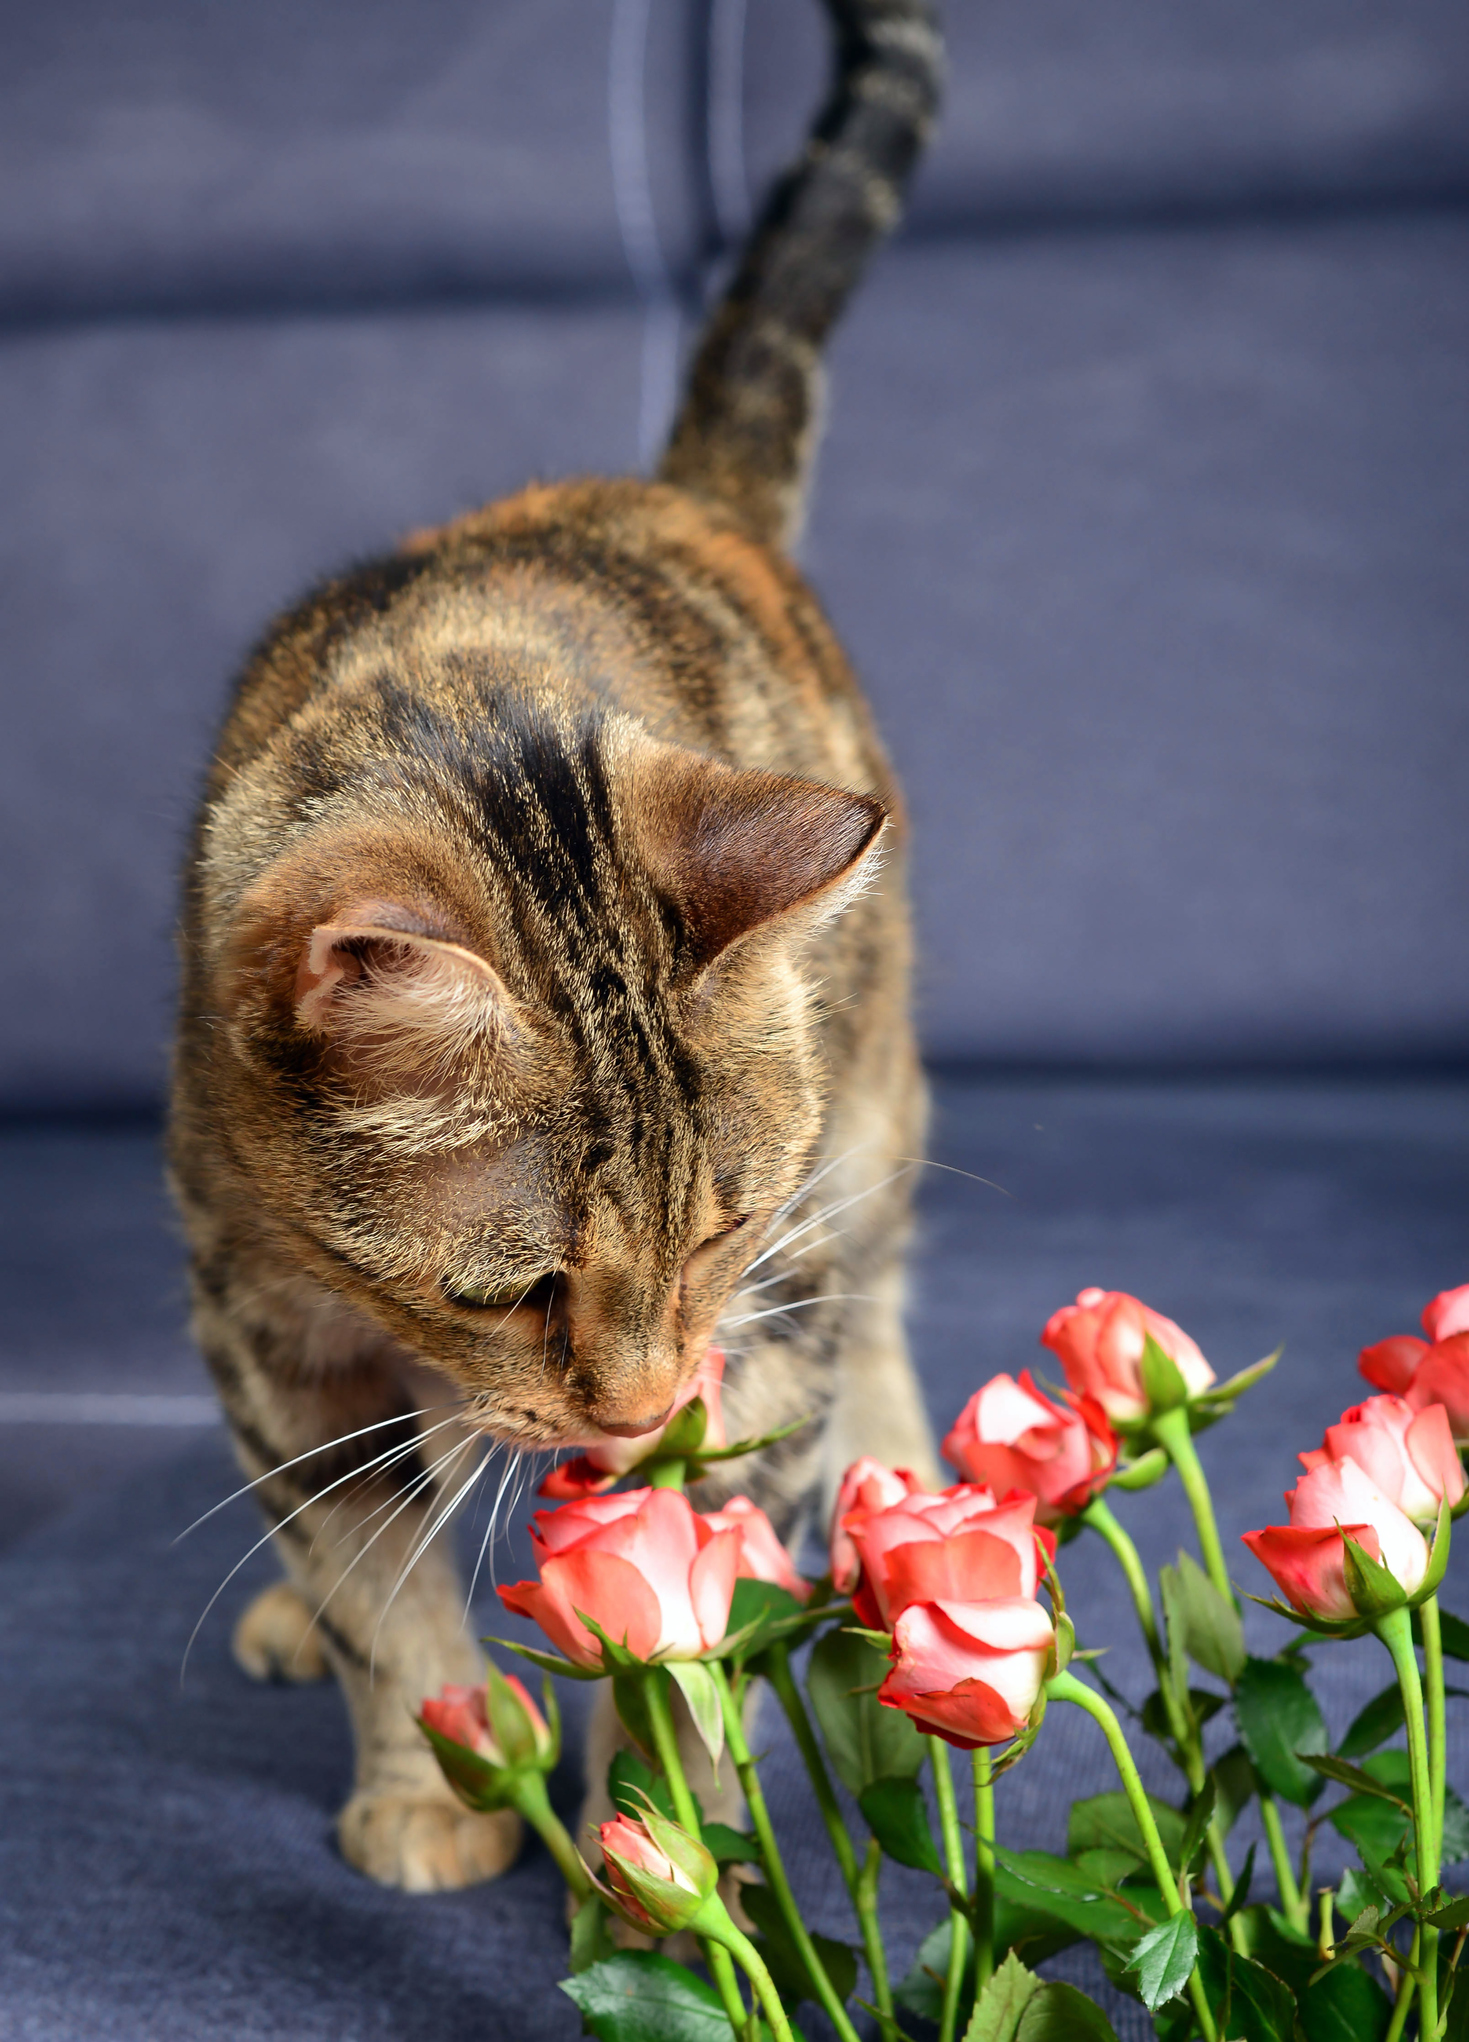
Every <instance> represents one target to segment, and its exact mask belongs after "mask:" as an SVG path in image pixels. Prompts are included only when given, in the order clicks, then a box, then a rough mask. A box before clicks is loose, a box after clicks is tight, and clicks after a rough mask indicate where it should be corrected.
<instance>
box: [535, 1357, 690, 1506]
mask: <svg viewBox="0 0 1469 2042" xmlns="http://www.w3.org/2000/svg"><path fill="white" fill-rule="evenodd" d="M723 1387H724V1353H723V1350H722V1349H720V1348H718V1347H711V1348H710V1349H709V1351H708V1353H707V1354H706V1355H705V1356H704V1359H703V1360H702V1361H701V1362H700V1363H699V1366H698V1367H697V1368H696V1369H695V1371H694V1373H693V1374H692V1375H691V1376H690V1377H689V1379H688V1381H687V1382H686V1383H685V1384H684V1386H683V1388H682V1389H681V1390H680V1391H679V1393H678V1395H677V1396H676V1397H675V1398H674V1400H673V1408H672V1410H671V1411H670V1412H669V1414H668V1416H667V1417H666V1418H665V1419H664V1421H663V1423H662V1424H661V1425H655V1426H654V1428H653V1430H652V1431H651V1432H639V1433H635V1434H634V1435H633V1437H632V1438H631V1439H612V1438H608V1439H599V1440H595V1441H593V1443H592V1444H591V1445H590V1446H589V1447H588V1448H587V1449H586V1451H585V1452H584V1453H579V1454H577V1455H576V1456H575V1457H574V1458H573V1459H572V1460H569V1461H563V1462H562V1463H561V1465H560V1466H559V1467H556V1468H552V1470H551V1472H550V1474H549V1475H547V1476H546V1478H545V1480H544V1481H543V1482H542V1483H541V1486H540V1488H539V1489H538V1490H537V1491H536V1494H537V1495H538V1496H544V1497H546V1498H547V1499H548V1500H549V1501H550V1502H552V1503H568V1502H573V1501H575V1500H576V1499H577V1498H579V1497H582V1496H598V1495H600V1494H601V1493H602V1492H603V1491H604V1490H607V1489H610V1488H611V1487H612V1486H613V1484H614V1483H615V1482H618V1481H620V1480H621V1479H622V1477H623V1476H624V1475H627V1474H630V1473H631V1472H632V1470H633V1469H634V1468H636V1467H639V1466H641V1464H642V1463H643V1462H644V1461H645V1460H647V1459H648V1457H649V1455H650V1454H652V1453H653V1451H654V1450H655V1448H656V1447H657V1445H658V1443H659V1441H660V1440H661V1439H662V1437H663V1435H664V1433H665V1432H667V1430H668V1428H669V1426H670V1425H671V1424H672V1423H673V1421H674V1419H675V1418H676V1417H677V1416H678V1414H679V1412H680V1411H682V1410H683V1409H684V1408H685V1407H686V1406H687V1405H689V1404H692V1403H693V1401H694V1399H695V1397H702V1398H703V1399H704V1410H705V1412H706V1414H707V1418H708V1422H707V1424H706V1425H705V1427H704V1438H703V1441H702V1444H703V1445H704V1446H710V1447H714V1446H727V1445H728V1444H729V1442H728V1440H727V1439H726V1438H725V1436H724V1408H723V1402H722V1397H723Z"/></svg>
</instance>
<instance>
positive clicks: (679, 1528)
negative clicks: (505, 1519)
mask: <svg viewBox="0 0 1469 2042" xmlns="http://www.w3.org/2000/svg"><path fill="white" fill-rule="evenodd" d="M531 1536H532V1538H533V1539H534V1540H535V1542H536V1546H537V1548H538V1561H537V1564H538V1566H539V1568H540V1576H541V1578H540V1580H539V1581H517V1582H515V1583H514V1584H513V1585H512V1586H511V1587H509V1588H502V1589H501V1590H500V1598H501V1600H502V1602H504V1604H505V1606H506V1608H507V1609H512V1610H515V1611H517V1612H518V1613H519V1614H520V1615H521V1616H527V1617H531V1618H533V1619H534V1620H535V1622H536V1623H538V1624H539V1625H540V1627H541V1629H542V1630H543V1631H544V1632H545V1633H546V1636H547V1637H548V1638H549V1639H550V1640H551V1642H552V1643H553V1644H554V1645H557V1646H559V1647H560V1649H561V1650H562V1651H563V1652H564V1653H565V1654H566V1656H567V1658H568V1659H573V1660H575V1661H576V1662H577V1663H578V1664H579V1665H582V1666H597V1667H600V1666H601V1665H602V1648H601V1646H600V1644H599V1643H598V1642H597V1640H596V1638H595V1637H594V1636H593V1634H592V1633H591V1632H590V1631H589V1630H588V1629H587V1628H586V1626H585V1625H584V1624H583V1623H582V1622H581V1621H580V1619H579V1618H578V1615H577V1612H578V1611H581V1612H582V1614H583V1615H585V1616H588V1617H591V1618H592V1620H593V1621H594V1622H595V1623H596V1624H598V1625H599V1626H600V1628H601V1629H602V1630H603V1631H604V1632H605V1633H606V1635H607V1636H608V1637H609V1638H611V1639H612V1641H613V1642H614V1643H615V1644H619V1645H626V1647H627V1650H628V1651H629V1652H631V1653H632V1654H633V1655H634V1657H636V1658H638V1659H696V1658H698V1656H699V1654H700V1653H701V1652H706V1651H707V1650H708V1649H709V1647H710V1646H711V1645H717V1644H718V1643H719V1641H720V1639H721V1638H722V1637H723V1636H724V1634H725V1632H726V1631H727V1630H728V1628H729V1605H730V1598H731V1597H732V1596H733V1594H734V1585H735V1577H736V1571H737V1569H738V1567H739V1562H740V1549H741V1541H742V1535H741V1533H740V1532H739V1531H738V1530H734V1529H731V1530H727V1531H721V1530H716V1529H711V1528H710V1527H709V1525H708V1523H707V1521H706V1520H705V1519H704V1518H701V1517H700V1516H699V1515H698V1514H697V1513H696V1512H695V1510H694V1509H693V1507H692V1505H691V1504H690V1502H689V1500H688V1498H687V1497H686V1496H685V1495H683V1493H682V1492H681V1491H680V1490H677V1489H627V1490H623V1491H622V1492H621V1493H620V1494H617V1495H614V1496H588V1497H585V1498H584V1499H583V1500H582V1501H581V1502H579V1503H567V1504H564V1505H563V1506H562V1508H561V1509H560V1510H540V1511H537V1513H536V1517H535V1522H534V1524H533V1525H532V1527H531Z"/></svg>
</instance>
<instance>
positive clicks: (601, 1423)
mask: <svg viewBox="0 0 1469 2042" xmlns="http://www.w3.org/2000/svg"><path fill="white" fill-rule="evenodd" d="M672 1409H673V1406H672V1404H665V1405H664V1406H663V1409H662V1410H661V1411H655V1412H653V1413H652V1414H651V1415H650V1416H649V1417H647V1418H629V1419H627V1420H626V1421H624V1422H623V1423H621V1424H617V1425H614V1424H612V1423H611V1422H610V1420H608V1419H606V1418H599V1419H598V1421H597V1428H598V1430H599V1431H601V1432H610V1433H611V1434H612V1437H613V1438H614V1439H637V1438H639V1437H640V1436H641V1435H642V1434H643V1433H645V1432H656V1431H657V1430H658V1427H659V1426H660V1425H666V1424H667V1422H668V1414H669V1412H670V1411H671V1410H672Z"/></svg>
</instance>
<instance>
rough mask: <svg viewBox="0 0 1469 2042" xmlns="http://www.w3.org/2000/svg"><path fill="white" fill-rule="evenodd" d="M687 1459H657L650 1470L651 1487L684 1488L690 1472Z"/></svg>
mask: <svg viewBox="0 0 1469 2042" xmlns="http://www.w3.org/2000/svg"><path fill="white" fill-rule="evenodd" d="M688 1466H689V1464H688V1462H687V1461H655V1462H654V1463H653V1465H652V1467H651V1468H649V1470H648V1487H649V1488H650V1489H682V1487H683V1485H684V1478H685V1476H686V1475H687V1473H688Z"/></svg>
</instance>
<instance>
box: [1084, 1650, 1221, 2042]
mask: <svg viewBox="0 0 1469 2042" xmlns="http://www.w3.org/2000/svg"><path fill="white" fill-rule="evenodd" d="M1046 1693H1047V1695H1048V1696H1049V1697H1050V1699H1051V1700H1052V1701H1055V1702H1074V1703H1075V1704H1076V1706H1077V1708H1079V1709H1085V1710H1086V1713H1087V1714H1088V1715H1089V1716H1090V1717H1091V1718H1092V1720H1093V1721H1094V1722H1095V1723H1096V1724H1097V1725H1098V1726H1099V1728H1100V1729H1101V1732H1102V1735H1103V1736H1104V1737H1105V1738H1106V1740H1107V1745H1108V1748H1109V1750H1110V1751H1111V1753H1112V1763H1113V1764H1114V1765H1115V1766H1116V1768H1117V1775H1118V1778H1119V1779H1120V1780H1121V1781H1122V1788H1123V1792H1124V1793H1125V1794H1126V1795H1127V1803H1128V1806H1129V1807H1130V1808H1131V1810H1132V1814H1133V1820H1134V1821H1135V1822H1136V1823H1137V1826H1138V1828H1139V1830H1140V1831H1141V1832H1142V1838H1143V1842H1144V1844H1145V1845H1146V1847H1147V1853H1148V1864H1149V1866H1150V1868H1151V1870H1152V1874H1153V1877H1154V1879H1156V1881H1157V1882H1158V1891H1159V1893H1160V1895H1161V1896H1162V1900H1163V1905H1164V1907H1165V1909H1166V1910H1167V1912H1168V1914H1169V1915H1170V1916H1172V1915H1175V1914H1183V1913H1185V1912H1187V1910H1186V1909H1185V1907H1184V1904H1183V1900H1182V1898H1181V1896H1180V1894H1179V1891H1178V1880H1177V1879H1176V1878H1175V1876H1174V1872H1173V1867H1172V1866H1171V1865H1170V1864H1169V1862H1168V1853H1167V1852H1166V1851H1165V1850H1164V1848H1163V1840H1162V1838H1161V1837H1160V1836H1159V1834H1158V1825H1157V1823H1156V1822H1155V1821H1154V1820H1153V1811H1152V1808H1151V1807H1150V1805H1149V1803H1148V1796H1147V1792H1146V1789H1145V1788H1144V1786H1143V1783H1142V1779H1141V1778H1140V1776H1139V1774H1138V1769H1137V1767H1136V1765H1135V1764H1134V1763H1133V1757H1132V1753H1131V1752H1130V1751H1129V1750H1128V1748H1127V1739H1126V1738H1125V1737H1124V1736H1123V1734H1122V1725H1121V1724H1120V1723H1119V1722H1118V1720H1117V1717H1116V1715H1115V1714H1114V1712H1113V1711H1112V1710H1111V1709H1110V1708H1109V1707H1108V1706H1107V1704H1106V1702H1104V1701H1103V1699H1102V1697H1101V1696H1100V1695H1099V1694H1097V1693H1096V1691H1095V1689H1093V1688H1089V1687H1087V1686H1086V1685H1085V1683H1084V1682H1082V1681H1079V1680H1078V1679H1077V1678H1076V1676H1075V1675H1074V1674H1070V1673H1056V1674H1053V1675H1052V1676H1051V1678H1050V1679H1049V1680H1048V1681H1047V1682H1046ZM1188 1988H1189V1997H1190V1999H1191V2000H1192V2001H1193V2008H1194V2018H1195V2019H1196V2020H1197V2022H1198V2024H1199V2028H1200V2030H1201V2031H1202V2033H1203V2036H1204V2042H1217V2037H1218V2033H1219V2031H1218V2029H1217V2028H1216V2027H1215V2025H1214V2015H1213V2012H1212V2010H1211V2008H1210V2006H1209V2002H1208V1999H1207V1997H1206V1995H1205V1992H1204V1984H1203V1980H1202V1979H1201V1978H1200V1977H1199V1973H1198V1967H1197V1966H1195V1968H1194V1970H1193V1972H1192V1974H1191V1976H1190V1978H1189V1982H1188Z"/></svg>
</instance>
